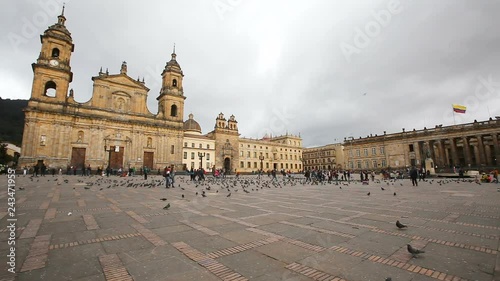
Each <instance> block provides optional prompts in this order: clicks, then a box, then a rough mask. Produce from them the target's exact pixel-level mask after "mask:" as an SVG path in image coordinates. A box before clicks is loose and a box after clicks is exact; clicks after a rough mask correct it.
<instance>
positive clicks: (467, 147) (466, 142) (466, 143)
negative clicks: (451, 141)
mask: <svg viewBox="0 0 500 281" xmlns="http://www.w3.org/2000/svg"><path fill="white" fill-rule="evenodd" d="M462 140H463V145H464V154H465V155H464V156H465V165H466V166H467V167H468V166H469V165H472V156H471V153H470V145H469V140H468V139H467V137H463V138H462Z"/></svg>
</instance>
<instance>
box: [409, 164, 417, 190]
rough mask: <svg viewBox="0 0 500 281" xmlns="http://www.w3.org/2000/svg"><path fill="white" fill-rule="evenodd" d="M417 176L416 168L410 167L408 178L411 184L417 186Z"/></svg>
mask: <svg viewBox="0 0 500 281" xmlns="http://www.w3.org/2000/svg"><path fill="white" fill-rule="evenodd" d="M417 177H418V170H417V168H415V167H412V168H411V170H410V178H411V184H413V186H418V181H417Z"/></svg>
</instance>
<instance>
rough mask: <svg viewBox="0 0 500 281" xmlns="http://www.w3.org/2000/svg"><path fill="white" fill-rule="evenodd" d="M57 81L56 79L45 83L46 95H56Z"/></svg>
mask: <svg viewBox="0 0 500 281" xmlns="http://www.w3.org/2000/svg"><path fill="white" fill-rule="evenodd" d="M56 87H57V86H56V83H55V82H54V81H48V82H47V83H45V91H44V93H43V94H44V95H46V96H47V97H55V96H56Z"/></svg>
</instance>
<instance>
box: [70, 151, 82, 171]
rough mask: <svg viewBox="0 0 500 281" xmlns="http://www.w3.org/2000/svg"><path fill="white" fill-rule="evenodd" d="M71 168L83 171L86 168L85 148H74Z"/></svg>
mask: <svg viewBox="0 0 500 281" xmlns="http://www.w3.org/2000/svg"><path fill="white" fill-rule="evenodd" d="M70 165H71V166H73V167H76V169H83V168H84V167H85V166H84V165H85V148H79V147H73V148H72V150H71V163H70Z"/></svg>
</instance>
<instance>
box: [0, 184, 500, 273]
mask: <svg viewBox="0 0 500 281" xmlns="http://www.w3.org/2000/svg"><path fill="white" fill-rule="evenodd" d="M2 178H3V180H4V181H5V182H6V183H7V178H6V176H5V177H4V176H2ZM186 179H187V178H183V177H182V176H178V177H177V178H176V187H175V188H171V189H165V188H164V186H163V182H162V178H161V177H159V176H152V177H150V178H149V179H148V180H144V179H142V178H141V177H139V176H136V177H129V178H119V177H110V178H101V177H96V176H93V177H81V176H65V175H63V176H55V177H53V176H45V177H35V178H31V177H28V176H18V177H17V178H16V191H15V198H16V217H15V218H16V219H17V221H16V228H17V229H16V274H12V273H9V272H7V266H6V264H7V257H6V254H5V253H8V250H9V248H10V246H9V245H8V243H7V241H8V237H9V235H10V233H9V230H8V229H7V228H6V225H7V224H8V221H7V219H8V218H9V216H8V214H7V212H6V210H7V207H6V206H7V197H8V194H7V188H5V189H4V190H2V191H1V192H0V200H1V202H2V203H1V204H2V209H1V212H0V219H1V220H0V223H1V225H2V229H0V249H1V252H2V256H1V257H0V262H1V265H2V273H1V274H0V281H4V280H5V281H7V280H78V281H94V280H95V281H98V280H109V281H111V280H137V281H140V280H155V281H156V280H158V281H162V280H179V281H180V280H289V281H292V280H347V281H358V280H359V281H361V280H385V279H386V278H387V277H391V278H392V280H394V281H396V280H448V281H449V280H452V281H456V280H481V281H482V280H485V281H486V280H488V281H489V280H500V272H499V270H500V254H499V251H500V248H499V247H500V245H499V237H500V204H499V203H500V192H497V187H498V186H497V185H495V184H482V185H478V184H475V183H470V182H457V181H451V180H445V179H434V180H429V181H428V182H420V184H419V186H418V187H413V186H411V184H410V182H409V180H404V181H398V182H395V183H394V182H379V183H373V182H372V183H370V184H369V185H361V184H360V183H350V184H349V185H347V184H345V183H341V184H339V185H335V184H325V185H322V184H319V185H311V184H302V183H290V182H288V183H287V184H283V183H282V182H281V180H282V179H281V178H280V185H273V184H271V183H270V181H269V179H268V178H267V177H264V178H263V180H262V181H261V182H260V183H257V178H256V177H255V176H243V177H241V178H240V180H239V181H238V182H237V183H236V184H235V180H234V178H233V179H228V180H227V182H228V185H225V186H221V184H220V183H217V184H216V183H210V184H209V185H207V184H204V185H196V184H195V183H191V182H188V181H186ZM89 183H92V185H89ZM208 186H210V190H207V187H208ZM243 187H245V188H243ZM381 187H383V188H384V189H385V190H382V189H381ZM203 190H204V191H205V192H204V193H205V197H202V193H203ZM228 190H229V191H228ZM245 190H246V192H245ZM196 192H198V195H196ZM368 192H370V195H367V193H368ZM394 193H396V195H394ZM229 194H231V195H230V196H229V197H228V195H229ZM182 195H184V196H182ZM183 197H184V198H183ZM161 198H166V199H167V200H166V201H161V200H160V199H161ZM167 204H170V208H168V209H164V207H165V206H166V205H167ZM396 220H400V221H401V222H402V223H404V224H407V225H408V226H409V227H408V228H406V229H401V230H400V229H398V228H397V227H396V226H395V222H396ZM407 244H411V245H412V246H413V247H415V248H417V249H423V250H424V251H425V253H423V254H419V255H417V256H416V257H413V256H412V255H411V254H410V253H408V252H407V249H406V247H407Z"/></svg>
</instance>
